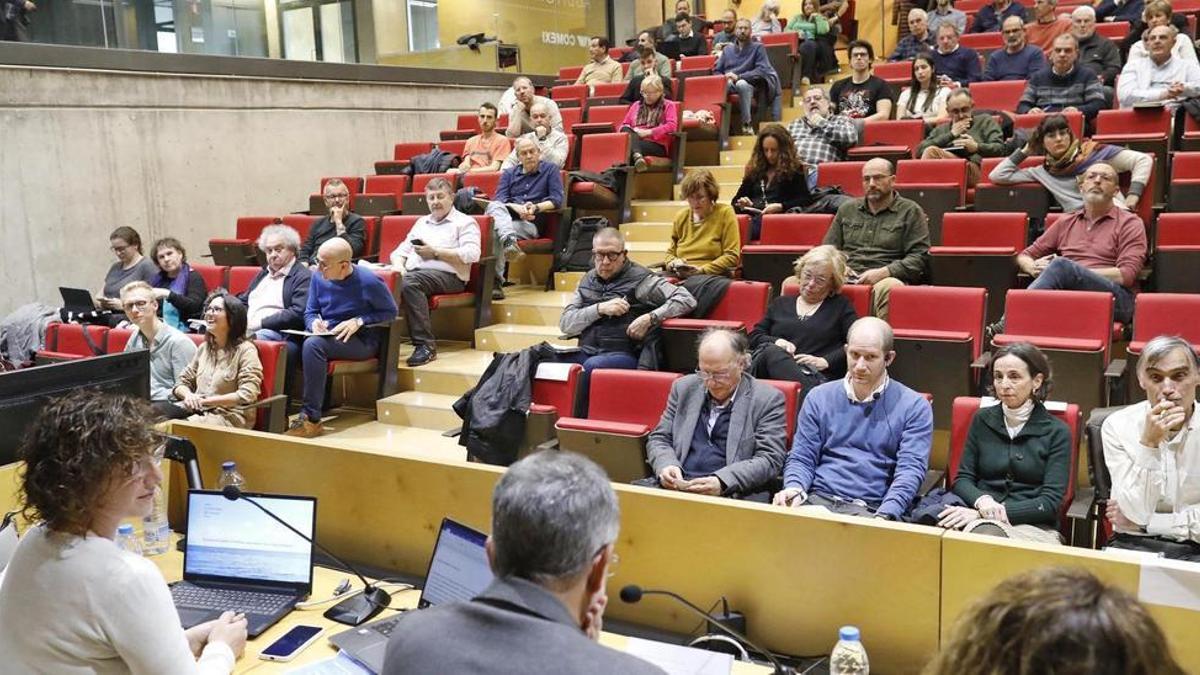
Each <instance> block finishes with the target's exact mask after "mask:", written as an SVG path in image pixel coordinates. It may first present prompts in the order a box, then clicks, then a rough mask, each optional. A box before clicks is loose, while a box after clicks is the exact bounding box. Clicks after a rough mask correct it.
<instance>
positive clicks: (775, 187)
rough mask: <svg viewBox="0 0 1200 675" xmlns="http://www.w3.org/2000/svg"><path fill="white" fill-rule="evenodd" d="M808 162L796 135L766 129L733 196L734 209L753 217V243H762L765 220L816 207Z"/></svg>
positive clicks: (775, 128)
mask: <svg viewBox="0 0 1200 675" xmlns="http://www.w3.org/2000/svg"><path fill="white" fill-rule="evenodd" d="M805 174H806V172H805V166H804V162H801V161H800V158H799V157H797V156H796V144H795V142H793V141H792V135H791V134H790V133H788V130H787V129H785V128H784V127H783V125H780V124H767V125H764V126H763V128H762V129H761V130H759V132H758V138H757V139H756V140H755V141H754V152H753V153H751V155H750V161H749V162H748V163H747V164H746V177H745V178H743V179H742V185H741V187H739V188H738V191H737V194H735V195H734V196H733V202H732V204H733V209H734V211H737V212H738V213H745V214H748V215H749V216H750V239H751V240H752V241H753V240H756V239H758V234H759V231H760V230H761V229H762V217H763V215H764V214H768V213H784V212H786V211H789V210H791V209H793V208H796V207H805V206H808V205H809V204H811V203H812V195H811V194H810V193H809V191H808V181H807V180H806V178H805Z"/></svg>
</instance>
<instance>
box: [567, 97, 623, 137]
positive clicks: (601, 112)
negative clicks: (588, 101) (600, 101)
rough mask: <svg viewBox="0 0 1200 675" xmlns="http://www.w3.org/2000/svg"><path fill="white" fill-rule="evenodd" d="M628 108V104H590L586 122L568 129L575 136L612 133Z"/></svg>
mask: <svg viewBox="0 0 1200 675" xmlns="http://www.w3.org/2000/svg"><path fill="white" fill-rule="evenodd" d="M628 110H629V106H627V105H624V104H620V105H598V106H591V107H589V108H588V109H587V122H584V123H579V124H575V125H573V126H572V127H571V129H570V131H571V132H572V133H574V134H575V135H576V136H582V135H585V134H587V133H612V132H614V131H616V130H617V127H619V126H620V124H621V120H623V119H625V113H626V112H628Z"/></svg>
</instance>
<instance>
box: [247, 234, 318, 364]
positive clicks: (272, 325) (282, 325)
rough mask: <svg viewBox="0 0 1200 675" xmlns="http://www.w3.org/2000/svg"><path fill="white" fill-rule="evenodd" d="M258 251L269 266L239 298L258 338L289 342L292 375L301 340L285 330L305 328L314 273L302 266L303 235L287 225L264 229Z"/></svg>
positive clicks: (250, 328)
mask: <svg viewBox="0 0 1200 675" xmlns="http://www.w3.org/2000/svg"><path fill="white" fill-rule="evenodd" d="M258 248H259V249H260V250H262V252H263V253H265V254H266V256H267V266H266V267H264V268H262V269H261V270H259V271H258V274H257V275H256V276H255V277H254V280H253V281H251V282H250V286H249V287H248V288H247V289H246V290H245V291H242V293H241V294H239V295H238V299H239V300H241V301H242V303H243V304H245V305H246V325H247V330H248V331H249V332H250V333H251V334H253V335H254V337H256V338H258V339H259V340H277V341H281V342H286V343H287V352H288V369H287V372H288V375H289V376H290V375H291V372H292V369H293V368H292V367H293V366H295V365H296V361H297V360H298V359H299V357H300V341H299V339H298V338H296V337H289V336H287V335H284V334H283V333H282V332H281V331H285V330H303V329H304V307H305V306H306V305H307V304H308V282H309V279H311V278H312V272H310V271H309V270H308V268H307V267H305V266H304V265H301V264H298V262H297V260H296V253H297V251H298V250H299V249H300V234H299V233H298V232H296V230H294V229H292V228H290V227H288V226H287V225H269V226H267V227H265V228H263V231H262V234H261V235H259V237H258Z"/></svg>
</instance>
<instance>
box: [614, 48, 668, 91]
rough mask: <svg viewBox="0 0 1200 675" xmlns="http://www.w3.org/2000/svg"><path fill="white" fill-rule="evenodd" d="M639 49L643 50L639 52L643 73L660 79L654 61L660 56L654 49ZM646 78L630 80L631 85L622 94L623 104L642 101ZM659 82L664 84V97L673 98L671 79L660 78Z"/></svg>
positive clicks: (638, 77) (639, 76) (640, 77)
mask: <svg viewBox="0 0 1200 675" xmlns="http://www.w3.org/2000/svg"><path fill="white" fill-rule="evenodd" d="M638 49H640V50H641V51H640V52H638V63H640V64H641V66H642V72H643V73H649V74H650V75H654V76H655V77H658V74H657V73H655V72H654V71H655V69H654V59H655V57H656V56H659V54H658V53H657V52H655V51H654V50H653V49H649V48H646V47H639V48H638ZM646 77H647V76H646V75H638V76H637V77H632V78H630V79H629V84H627V85H625V91H623V92H621V103H636V102H638V101H640V100H642V81H643V80H645V79H646ZM658 81H659V82H660V83H661V84H662V89H663V96H665V97H666V98H671V78H670V77H668V78H667V79H665V80H664V79H663V78H661V77H659V78H658Z"/></svg>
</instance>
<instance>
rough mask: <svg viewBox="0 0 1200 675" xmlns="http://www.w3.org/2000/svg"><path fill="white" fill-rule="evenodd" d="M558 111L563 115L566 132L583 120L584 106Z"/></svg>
mask: <svg viewBox="0 0 1200 675" xmlns="http://www.w3.org/2000/svg"><path fill="white" fill-rule="evenodd" d="M558 113H559V115H561V116H562V124H563V131H564V132H570V131H571V127H572V126H574V125H576V124H579V123H580V122H582V121H583V108H579V107H576V108H563V109H561V110H559V111H558Z"/></svg>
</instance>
